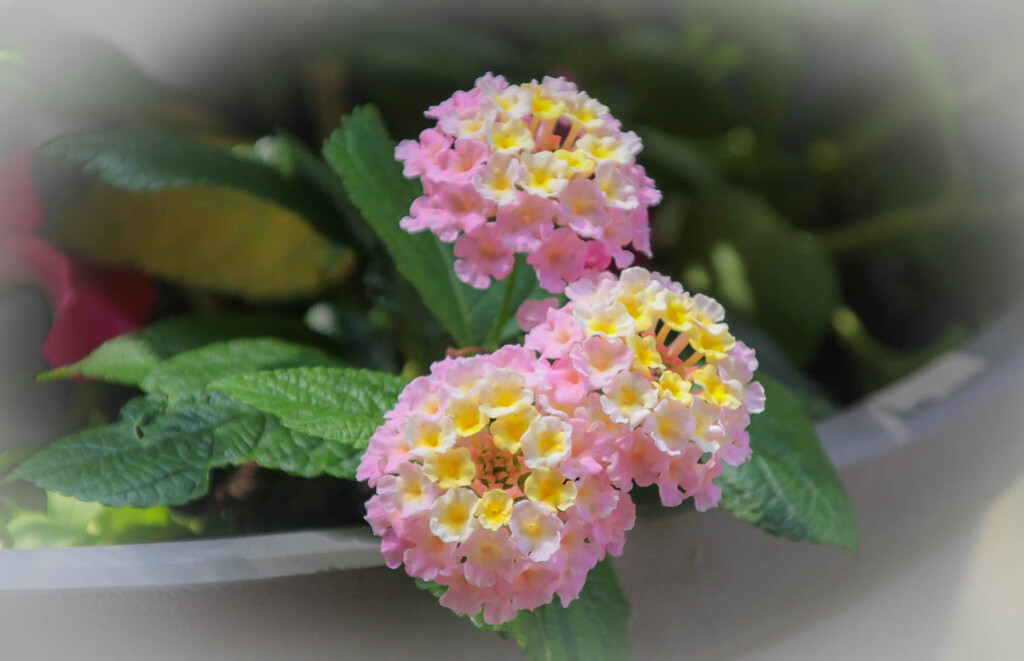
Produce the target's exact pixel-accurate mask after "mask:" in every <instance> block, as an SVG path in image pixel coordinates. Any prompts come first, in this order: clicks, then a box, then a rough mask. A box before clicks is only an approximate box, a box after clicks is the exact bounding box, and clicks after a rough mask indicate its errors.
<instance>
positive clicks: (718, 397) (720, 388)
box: [693, 365, 742, 409]
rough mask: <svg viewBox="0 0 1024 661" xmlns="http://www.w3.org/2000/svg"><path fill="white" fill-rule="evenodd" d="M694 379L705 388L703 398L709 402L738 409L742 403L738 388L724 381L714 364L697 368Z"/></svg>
mask: <svg viewBox="0 0 1024 661" xmlns="http://www.w3.org/2000/svg"><path fill="white" fill-rule="evenodd" d="M693 380H694V382H696V383H697V385H699V386H700V387H702V388H703V389H704V391H703V392H702V393H701V398H702V399H703V400H704V401H706V402H707V403H708V404H716V405H718V406H722V407H725V408H729V409H736V408H739V406H740V404H741V403H742V402H741V401H740V393H739V391H738V390H737V388H735V386H733V385H731V384H730V383H728V382H726V381H723V380H722V379H721V377H719V375H718V368H717V367H715V366H714V365H706V366H704V367H702V368H700V369H699V370H697V371H696V372H695V373H694V375H693Z"/></svg>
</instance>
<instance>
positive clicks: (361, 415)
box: [211, 367, 406, 448]
mask: <svg viewBox="0 0 1024 661" xmlns="http://www.w3.org/2000/svg"><path fill="white" fill-rule="evenodd" d="M405 383H406V381H405V379H403V378H401V377H398V376H393V375H391V374H383V373H381V372H373V371H371V370H362V369H353V368H329V367H297V368H293V369H284V370H273V371H267V372H258V373H253V374H239V375H237V376H233V377H228V378H226V379H222V380H220V381H216V382H214V383H213V384H212V385H211V387H212V388H214V389H216V390H221V391H223V392H226V393H228V394H229V395H231V396H232V397H234V398H235V399H238V400H240V401H243V402H245V403H246V404H249V405H250V406H253V407H255V408H257V409H259V410H260V411H263V412H264V413H269V414H272V415H274V416H276V417H277V418H278V419H279V420H280V421H281V424H283V425H284V426H286V427H288V428H290V429H294V430H295V431H298V432H302V433H304V434H309V435H311V436H316V437H318V438H325V439H328V440H330V441H335V442H339V443H343V444H345V445H349V446H352V447H357V448H365V447H366V444H367V441H368V440H369V438H370V436H372V435H373V432H374V431H375V430H376V429H377V427H379V426H380V424H381V423H382V422H384V413H386V412H387V411H388V410H390V409H391V408H393V407H394V405H395V402H396V401H397V399H398V394H399V393H400V392H401V391H402V388H404V387H405Z"/></svg>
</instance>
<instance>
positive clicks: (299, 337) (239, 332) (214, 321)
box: [38, 315, 324, 386]
mask: <svg viewBox="0 0 1024 661" xmlns="http://www.w3.org/2000/svg"><path fill="white" fill-rule="evenodd" d="M259 336H274V337H281V338H284V339H292V340H295V341H299V342H304V343H311V342H312V343H317V342H321V343H322V342H323V340H324V338H323V337H322V336H320V335H319V334H317V333H314V332H313V331H311V330H309V329H308V328H306V327H305V326H304V325H303V324H302V323H301V322H297V321H296V320H295V319H293V318H291V317H285V316H271V315H262V316H257V315H236V316H224V317H197V316H183V317H174V318H171V319H165V320H163V321H159V322H157V323H155V324H152V325H150V326H147V327H146V328H143V329H142V330H139V331H136V332H134V333H130V334H128V335H121V336H119V337H116V338H114V339H112V340H108V341H107V342H104V343H103V344H101V345H100V346H99V347H97V348H96V349H95V350H94V351H93V352H92V353H91V354H89V355H88V356H86V357H85V358H83V359H82V360H80V361H78V362H77V363H74V364H72V365H67V366H65V367H60V368H58V369H55V370H51V371H49V372H44V373H43V374H41V375H40V376H39V379H38V380H39V382H40V383H49V382H51V381H58V380H60V379H70V378H74V377H88V378H91V379H99V380H102V381H109V382H111V383H119V384H122V385H130V386H137V385H140V384H141V383H142V381H143V379H145V378H146V375H147V374H149V372H150V370H152V369H153V368H154V367H155V366H156V365H157V364H158V363H160V362H161V361H164V360H166V359H168V358H170V357H172V356H175V355H177V354H179V353H182V352H184V351H190V350H192V349H196V348H198V347H201V346H204V345H207V344H212V343H214V342H223V341H227V340H233V339H237V338H244V337H259Z"/></svg>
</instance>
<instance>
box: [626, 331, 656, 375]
mask: <svg viewBox="0 0 1024 661" xmlns="http://www.w3.org/2000/svg"><path fill="white" fill-rule="evenodd" d="M629 348H630V349H632V350H633V355H634V356H635V357H636V358H635V360H634V362H633V365H634V368H638V371H643V369H639V368H644V369H648V370H652V369H664V367H665V363H663V362H662V360H661V352H660V351H658V341H657V340H656V339H655V338H654V337H653V336H651V335H646V336H641V335H632V336H630V338H629Z"/></svg>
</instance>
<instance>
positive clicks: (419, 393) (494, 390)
mask: <svg viewBox="0 0 1024 661" xmlns="http://www.w3.org/2000/svg"><path fill="white" fill-rule="evenodd" d="M551 372H552V368H551V364H550V363H549V362H548V361H546V360H544V359H540V358H538V357H537V355H536V354H535V353H534V352H532V351H530V350H528V349H524V348H522V347H506V348H504V349H501V350H499V351H497V352H495V353H492V354H488V355H482V356H473V357H462V358H448V359H446V360H444V361H441V362H439V363H436V364H435V365H434V366H433V367H432V369H431V373H430V375H429V376H424V377H420V378H418V379H416V380H414V381H412V382H411V383H410V384H409V385H408V386H407V387H406V388H405V390H404V391H403V392H402V394H401V396H400V397H399V401H398V404H397V406H396V407H395V408H394V409H393V410H392V411H391V412H389V414H388V415H387V417H386V422H385V423H384V425H382V426H381V427H380V428H379V429H378V430H377V432H376V433H375V434H374V436H373V437H372V438H371V440H370V446H369V449H368V450H367V453H366V455H365V456H364V458H363V461H362V463H361V464H360V467H359V472H358V477H359V479H364V480H367V481H368V482H369V483H370V485H371V486H373V487H375V488H376V494H375V495H374V496H373V497H371V498H370V500H369V501H368V502H367V505H366V509H367V517H366V518H367V520H368V521H369V522H370V524H371V526H372V527H373V529H374V532H375V533H376V534H378V535H380V536H381V537H382V543H381V550H382V551H383V553H384V556H385V559H386V561H387V564H388V566H390V567H392V568H396V567H398V566H399V565H402V564H404V565H405V569H406V571H407V572H408V573H409V574H410V575H412V576H415V577H418V578H422V579H425V580H429V581H434V582H436V583H438V584H440V585H443V586H446V588H447V589H446V591H445V594H444V596H443V597H442V598H441V603H442V604H444V605H445V606H448V607H449V608H451V609H453V610H455V611H456V612H459V613H464V614H472V615H475V614H477V613H480V612H481V609H482V611H483V616H484V619H485V620H486V621H487V622H489V623H491V624H499V623H502V622H507V621H509V620H511V619H512V618H513V617H515V613H516V612H517V611H519V610H522V609H532V608H536V607H538V606H541V605H543V604H546V603H548V602H549V601H551V600H552V598H553V597H554V596H555V595H556V594H557V595H558V596H559V598H560V599H561V600H562V602H563V603H564V604H568V603H569V602H570V601H572V600H573V599H575V598H576V597H577V596H579V593H580V590H582V588H583V584H584V582H585V581H586V577H587V573H588V572H589V571H590V570H591V569H592V568H593V567H594V566H595V565H596V564H597V563H598V562H599V561H600V560H601V559H602V558H604V557H605V555H606V554H607V553H611V554H613V555H618V554H620V553H621V552H622V548H623V544H624V543H625V532H626V530H628V529H629V528H631V527H632V526H633V522H634V519H635V512H634V507H633V502H632V501H631V500H630V498H629V496H628V495H627V494H626V493H624V492H623V491H622V490H621V489H619V488H616V487H615V486H613V485H612V483H611V481H610V480H609V478H608V476H607V475H605V474H604V473H603V472H601V471H581V470H580V469H579V467H578V464H579V455H580V454H585V453H586V447H585V439H583V438H582V436H579V432H578V430H577V429H576V427H575V426H574V424H575V423H574V422H573V421H571V420H570V419H568V418H567V417H566V416H565V415H564V414H563V413H562V411H561V410H559V409H558V408H554V407H551V406H549V405H546V404H545V403H543V402H542V401H539V400H538V397H537V396H538V393H540V392H541V391H542V390H543V389H544V388H546V387H547V386H545V383H546V382H548V380H549V378H550V374H551ZM578 436H579V440H577V437H578Z"/></svg>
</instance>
